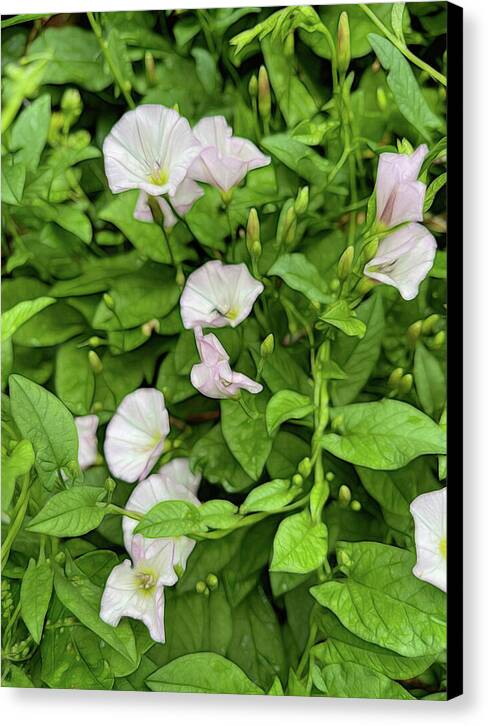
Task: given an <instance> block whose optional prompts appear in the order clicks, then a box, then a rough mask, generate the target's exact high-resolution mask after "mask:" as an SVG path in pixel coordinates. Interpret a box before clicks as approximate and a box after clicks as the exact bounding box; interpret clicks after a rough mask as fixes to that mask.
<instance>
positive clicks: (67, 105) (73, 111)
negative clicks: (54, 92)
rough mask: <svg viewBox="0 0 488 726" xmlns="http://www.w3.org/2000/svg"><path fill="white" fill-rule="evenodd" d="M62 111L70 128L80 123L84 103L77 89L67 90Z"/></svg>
mask: <svg viewBox="0 0 488 726" xmlns="http://www.w3.org/2000/svg"><path fill="white" fill-rule="evenodd" d="M61 110H62V112H63V115H64V120H65V123H66V125H67V126H68V127H69V126H73V124H74V123H76V121H78V119H79V117H80V116H81V112H82V111H83V103H82V101H81V94H80V92H79V91H78V89H77V88H67V89H66V91H65V92H64V93H63V97H62V98H61Z"/></svg>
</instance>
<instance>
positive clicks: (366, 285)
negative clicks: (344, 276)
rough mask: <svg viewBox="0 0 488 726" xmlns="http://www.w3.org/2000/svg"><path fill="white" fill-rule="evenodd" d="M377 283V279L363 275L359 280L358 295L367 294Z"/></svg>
mask: <svg viewBox="0 0 488 726" xmlns="http://www.w3.org/2000/svg"><path fill="white" fill-rule="evenodd" d="M377 284H378V283H377V282H376V280H372V279H371V278H370V277H362V278H361V279H360V280H359V282H358V285H357V287H356V291H357V293H358V295H366V294H367V293H368V292H369V291H370V290H372V289H373V287H374V286H375V285H377Z"/></svg>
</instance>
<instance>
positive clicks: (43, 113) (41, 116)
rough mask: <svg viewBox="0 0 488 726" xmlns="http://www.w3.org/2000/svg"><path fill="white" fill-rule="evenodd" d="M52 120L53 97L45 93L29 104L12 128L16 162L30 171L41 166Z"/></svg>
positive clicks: (12, 146)
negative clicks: (40, 161)
mask: <svg viewBox="0 0 488 726" xmlns="http://www.w3.org/2000/svg"><path fill="white" fill-rule="evenodd" d="M50 120H51V96H50V95H49V94H48V93H45V94H43V95H42V96H39V98H36V100H35V101H33V102H32V103H31V104H29V105H28V106H27V107H26V108H25V109H24V110H23V111H22V113H21V114H19V116H18V117H17V119H16V121H15V123H14V125H13V126H12V132H11V136H10V149H11V150H12V151H15V161H16V162H17V163H19V162H20V163H21V164H25V166H26V168H27V169H28V170H29V171H35V170H36V169H37V167H38V166H39V160H40V158H41V154H42V151H43V149H44V146H45V145H46V142H47V135H48V131H49V122H50Z"/></svg>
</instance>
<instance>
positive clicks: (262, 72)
mask: <svg viewBox="0 0 488 726" xmlns="http://www.w3.org/2000/svg"><path fill="white" fill-rule="evenodd" d="M258 105H259V113H260V115H261V117H262V118H263V119H269V118H270V116H271V91H270V88H269V78H268V71H267V70H266V68H265V67H264V66H261V68H260V69H259V75H258Z"/></svg>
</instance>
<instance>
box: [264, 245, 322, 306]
mask: <svg viewBox="0 0 488 726" xmlns="http://www.w3.org/2000/svg"><path fill="white" fill-rule="evenodd" d="M268 275H277V276H278V277H281V279H282V280H284V281H285V282H286V284H287V285H288V287H291V288H292V290H298V292H301V293H302V294H303V295H305V296H306V297H307V298H308V299H309V300H311V301H312V302H320V303H328V302H330V300H331V296H330V293H329V292H328V289H327V285H326V284H325V283H324V281H323V279H322V277H321V275H320V273H319V271H318V270H317V268H316V267H315V265H313V264H312V263H311V262H309V261H308V260H307V258H306V257H305V255H302V254H300V253H299V252H295V253H292V254H285V255H281V256H280V257H278V259H277V260H276V262H275V263H274V264H273V265H272V266H271V267H270V269H269V270H268Z"/></svg>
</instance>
